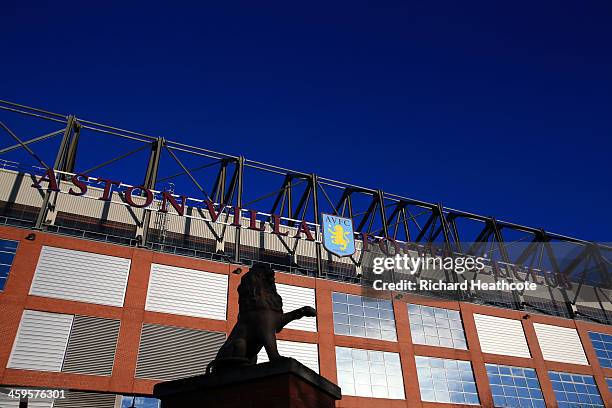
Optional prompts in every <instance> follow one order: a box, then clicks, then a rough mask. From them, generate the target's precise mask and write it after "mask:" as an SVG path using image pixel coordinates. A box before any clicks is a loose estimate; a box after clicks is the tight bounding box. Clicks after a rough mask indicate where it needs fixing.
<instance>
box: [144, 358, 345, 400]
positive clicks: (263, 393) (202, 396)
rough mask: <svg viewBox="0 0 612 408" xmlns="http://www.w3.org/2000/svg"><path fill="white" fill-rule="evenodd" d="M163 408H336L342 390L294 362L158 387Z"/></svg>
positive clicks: (201, 376)
mask: <svg viewBox="0 0 612 408" xmlns="http://www.w3.org/2000/svg"><path fill="white" fill-rule="evenodd" d="M153 394H154V395H155V397H156V398H159V399H160V400H161V407H162V408H179V407H180V408H185V407H189V408H209V407H210V408H212V407H215V408H221V407H222V408H333V407H334V406H335V401H336V400H339V399H340V398H342V395H341V393H340V388H339V387H338V386H337V385H336V384H334V383H332V382H330V381H328V380H326V379H325V378H323V377H321V376H320V375H319V374H317V373H315V372H314V371H312V370H311V369H309V368H307V367H305V366H304V365H302V364H301V363H299V362H298V361H296V360H294V359H292V358H284V359H282V360H278V361H274V362H269V363H264V364H257V365H254V366H247V367H242V368H236V369H234V370H231V371H227V372H222V373H215V374H208V375H199V376H195V377H189V378H183V379H180V380H174V381H167V382H163V383H159V384H157V385H155V389H154V391H153Z"/></svg>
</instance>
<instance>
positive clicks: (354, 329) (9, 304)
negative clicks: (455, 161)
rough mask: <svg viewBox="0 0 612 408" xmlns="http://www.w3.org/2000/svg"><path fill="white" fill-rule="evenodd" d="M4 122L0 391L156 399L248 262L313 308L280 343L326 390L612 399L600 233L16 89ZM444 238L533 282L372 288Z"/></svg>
mask: <svg viewBox="0 0 612 408" xmlns="http://www.w3.org/2000/svg"><path fill="white" fill-rule="evenodd" d="M0 125H1V127H2V129H0V133H2V134H3V135H2V137H1V138H0V140H3V141H4V142H3V144H2V146H7V147H4V148H2V149H1V150H0V153H1V154H2V155H3V157H2V160H1V161H0V224H1V225H0V311H1V313H0V339H2V341H1V342H0V391H1V392H0V407H2V408H4V407H7V408H8V407H26V406H27V407H58V408H59V407H100V408H112V407H125V408H127V407H130V406H135V407H156V406H157V404H158V402H157V400H155V399H153V398H152V397H151V394H152V390H153V386H154V384H156V383H157V382H160V381H165V380H170V379H176V378H181V377H186V376H192V375H196V374H201V373H203V372H204V371H205V368H206V365H207V364H208V362H209V361H211V359H212V358H213V357H214V355H215V354H216V351H217V350H218V348H219V347H220V346H221V344H222V343H223V342H224V340H225V338H226V335H227V334H228V333H229V331H230V330H231V328H232V327H233V324H234V323H235V322H236V319H237V313H238V305H237V291H236V289H237V286H238V284H239V282H240V278H241V277H242V276H243V274H244V273H245V272H246V271H247V270H248V268H249V266H250V265H252V264H253V263H254V262H264V263H268V264H270V265H272V267H273V268H274V269H275V270H276V271H277V274H276V282H277V289H278V292H279V294H280V295H281V297H282V298H283V303H284V308H285V310H289V309H292V308H296V307H301V306H305V305H310V306H312V307H314V308H316V310H317V317H316V318H304V319H301V320H299V321H295V322H293V323H291V324H290V325H289V326H287V328H286V329H284V330H283V331H282V332H281V333H280V334H279V335H278V338H279V351H280V353H281V354H283V355H286V356H291V357H294V358H296V359H297V360H299V361H300V362H302V363H303V364H304V365H306V366H308V367H310V368H311V369H313V370H315V371H317V372H318V373H320V374H321V375H322V376H324V377H326V378H328V379H329V380H331V381H333V382H335V383H337V384H338V385H339V386H340V387H341V388H342V393H343V398H342V400H341V401H339V402H338V404H337V406H339V407H362V406H366V405H367V406H369V407H372V408H382V407H394V408H404V407H444V406H483V407H493V406H499V407H506V406H507V407H533V408H539V407H604V406H605V407H612V327H611V326H610V323H611V322H612V304H611V302H610V279H609V278H610V272H609V270H610V259H611V258H610V249H611V248H610V246H607V245H604V244H596V243H592V242H588V241H584V240H581V239H576V238H572V237H568V236H563V235H559V234H555V233H551V232H548V231H545V230H543V229H541V228H531V227H527V226H522V225H517V224H515V223H511V222H506V221H502V220H498V219H495V218H491V217H486V216H480V215H477V214H473V213H469V212H464V211H459V210H455V209H452V208H448V207H445V206H443V205H441V204H433V203H427V202H423V201H419V200H415V199H410V198H407V197H403V196H400V195H397V194H392V193H387V192H384V191H382V190H380V189H371V188H365V187H360V186H357V185H352V184H347V183H344V182H339V181H336V180H332V179H327V178H324V177H322V176H318V175H316V174H310V173H303V172H297V171H292V170H288V169H285V168H281V167H277V166H273V165H269V164H265V163H261V162H257V161H253V160H249V159H246V158H244V157H241V156H232V155H228V154H222V153H218V152H213V151H210V150H206V149H203V148H199V147H195V146H188V145H185V144H181V143H177V142H174V141H171V140H167V139H164V138H161V137H151V136H147V135H144V134H140V133H136V132H131V131H126V130H122V129H118V128H115V127H110V126H106V125H102V124H99V123H95V122H91V121H87V120H83V119H80V118H76V117H74V116H65V115H59V114H55V113H51V112H47V111H43V110H39V109H34V108H30V107H26V106H22V105H17V104H13V103H9V102H1V103H0ZM313 163H316V161H313ZM313 166H314V164H313ZM326 215H335V216H340V217H343V218H344V219H348V220H350V221H352V227H353V230H354V234H351V236H347V235H344V236H343V237H346V238H347V239H348V240H349V241H350V244H352V245H353V246H354V251H353V252H352V253H351V254H349V255H348V256H338V255H337V254H335V253H333V251H330V250H329V248H328V247H327V246H326V245H325V244H324V242H323V241H324V239H323V236H324V235H325V231H324V229H325V228H323V227H322V226H323V225H324V220H323V217H325V216H326ZM432 248H434V249H432ZM435 248H441V249H442V250H443V251H446V253H452V254H469V255H473V256H476V255H486V256H485V258H486V259H487V266H486V271H484V273H483V275H482V276H481V277H480V278H481V279H484V280H485V281H490V282H494V281H496V280H498V279H507V280H531V281H534V282H537V284H538V290H536V291H533V292H518V291H480V292H479V291H473V290H471V291H463V290H456V291H451V292H434V291H421V292H419V291H397V292H382V291H373V290H372V289H371V281H372V279H373V278H374V275H373V274H372V267H373V259H374V258H375V257H380V256H384V255H388V256H392V255H394V254H396V253H414V252H418V251H420V250H423V251H432V250H434V251H435V250H436V249H435ZM504 274H505V275H504ZM400 275H401V274H400V273H399V271H393V270H391V271H388V272H386V273H385V275H384V276H385V277H386V278H387V279H389V280H398V279H399V278H400ZM421 276H422V278H423V279H432V280H448V281H449V282H452V281H456V280H457V279H458V277H457V276H456V275H453V274H449V273H448V271H443V270H439V269H435V268H434V269H431V270H424V271H422V275H421ZM260 356H261V359H260V360H261V361H264V360H265V358H266V357H265V353H261V354H260ZM40 390H55V392H53V393H47V394H46V396H45V395H43V393H41V392H40ZM28 391H32V392H31V393H29V394H28ZM37 391H38V393H37ZM20 404H21V405H20Z"/></svg>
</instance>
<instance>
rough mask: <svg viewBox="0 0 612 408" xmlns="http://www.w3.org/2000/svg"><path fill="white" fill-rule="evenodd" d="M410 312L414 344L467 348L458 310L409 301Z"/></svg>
mask: <svg viewBox="0 0 612 408" xmlns="http://www.w3.org/2000/svg"><path fill="white" fill-rule="evenodd" d="M408 313H409V314H410V316H409V319H410V332H411V337H412V342H413V343H414V344H427V345H431V346H441V347H449V348H457V349H463V350H465V349H467V344H466V342H465V334H464V332H463V324H462V323H461V315H460V314H459V312H458V311H456V310H449V309H444V308H440V307H430V306H423V305H416V304H412V303H409V304H408Z"/></svg>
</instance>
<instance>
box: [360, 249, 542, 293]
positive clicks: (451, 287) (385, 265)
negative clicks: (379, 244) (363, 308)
mask: <svg viewBox="0 0 612 408" xmlns="http://www.w3.org/2000/svg"><path fill="white" fill-rule="evenodd" d="M373 261H374V263H373V269H372V272H373V273H374V274H375V275H382V274H383V273H385V272H388V271H394V272H395V273H398V274H409V275H412V276H414V275H416V274H417V273H419V272H420V271H423V270H440V271H448V272H451V273H455V274H457V275H460V276H461V275H463V276H464V280H463V281H461V282H446V281H441V280H437V281H436V280H426V279H419V280H410V279H400V280H398V281H395V282H386V281H385V280H384V279H375V280H374V282H373V285H372V286H373V288H374V289H375V290H398V291H412V290H421V291H446V290H448V291H456V290H458V289H460V290H477V291H483V290H493V291H499V290H503V291H509V290H518V291H525V290H536V289H537V284H536V283H534V282H528V281H520V282H508V281H506V280H498V281H493V282H487V281H483V280H478V279H471V280H469V279H467V277H466V276H465V275H464V274H465V273H466V272H473V273H475V274H476V275H477V273H478V272H483V271H484V270H485V267H486V261H487V259H486V258H484V257H480V256H478V257H472V256H446V257H442V256H432V255H421V256H409V255H407V254H403V255H400V254H396V255H395V256H388V257H383V256H381V257H376V258H374V260H373Z"/></svg>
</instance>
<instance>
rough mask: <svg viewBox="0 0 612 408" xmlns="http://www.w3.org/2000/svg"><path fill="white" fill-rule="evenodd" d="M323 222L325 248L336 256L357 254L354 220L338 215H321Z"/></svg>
mask: <svg viewBox="0 0 612 408" xmlns="http://www.w3.org/2000/svg"><path fill="white" fill-rule="evenodd" d="M321 218H322V220H323V222H322V224H321V228H323V246H324V247H325V249H326V250H327V251H328V252H331V253H332V254H334V255H336V256H340V257H342V256H351V255H353V254H354V253H355V234H354V233H353V220H351V219H350V218H343V217H338V216H336V215H330V214H321Z"/></svg>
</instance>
